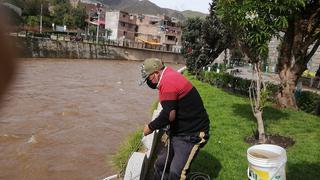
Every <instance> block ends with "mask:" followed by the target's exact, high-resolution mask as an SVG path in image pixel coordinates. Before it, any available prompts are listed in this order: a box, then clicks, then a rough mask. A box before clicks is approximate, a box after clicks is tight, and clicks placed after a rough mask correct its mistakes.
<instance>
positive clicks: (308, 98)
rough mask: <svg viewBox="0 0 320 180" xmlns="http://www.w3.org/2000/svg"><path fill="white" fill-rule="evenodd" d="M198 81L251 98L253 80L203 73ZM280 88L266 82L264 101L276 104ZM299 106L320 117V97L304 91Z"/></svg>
mask: <svg viewBox="0 0 320 180" xmlns="http://www.w3.org/2000/svg"><path fill="white" fill-rule="evenodd" d="M197 78H198V80H200V81H202V82H206V83H209V84H211V85H213V86H216V87H219V88H224V89H228V90H231V91H232V92H234V93H236V94H241V95H245V96H249V87H250V84H251V80H248V79H242V78H240V77H235V76H232V75H230V74H227V73H216V72H207V71H202V72H201V73H200V74H199V75H198V76H197ZM279 88H280V86H279V85H276V84H272V83H271V82H266V91H262V98H263V101H271V102H273V103H274V102H275V95H276V93H277V92H278V91H279ZM297 106H298V108H299V109H301V110H302V111H305V112H307V113H312V114H315V115H320V95H318V94H316V93H313V92H308V91H303V92H301V94H300V95H299V97H297Z"/></svg>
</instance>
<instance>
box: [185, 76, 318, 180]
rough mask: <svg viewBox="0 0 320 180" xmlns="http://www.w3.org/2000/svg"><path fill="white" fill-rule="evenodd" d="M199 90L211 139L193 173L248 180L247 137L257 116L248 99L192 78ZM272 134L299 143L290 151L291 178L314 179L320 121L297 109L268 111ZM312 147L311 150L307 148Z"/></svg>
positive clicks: (289, 176) (267, 115)
mask: <svg viewBox="0 0 320 180" xmlns="http://www.w3.org/2000/svg"><path fill="white" fill-rule="evenodd" d="M188 78H189V79H191V81H192V83H193V85H194V86H195V87H196V88H197V90H198V91H199V93H200V95H201V97H202V99H203V102H204V105H205V108H206V110H207V113H208V114H209V117H210V121H211V123H210V134H211V136H210V139H209V141H208V143H207V145H206V146H205V147H204V148H203V149H201V150H200V151H199V154H198V156H197V158H196V159H195V160H194V162H193V164H192V166H191V172H202V173H206V174H209V175H210V177H211V179H217V180H220V179H246V178H247V176H246V173H245V170H246V169H247V167H248V161H247V157H246V151H247V148H248V147H249V146H250V145H249V144H246V143H245V142H244V138H245V137H247V136H252V135H253V132H252V129H254V128H255V126H256V124H255V123H254V117H253V115H252V113H251V107H250V103H249V100H248V98H245V97H241V96H235V95H233V94H231V93H228V92H225V91H223V90H220V89H218V88H216V87H212V86H211V85H209V84H208V83H202V82H199V81H197V80H196V79H195V78H194V77H193V76H188ZM264 112H265V113H264V119H265V124H266V128H267V129H268V132H269V133H272V134H280V135H282V136H287V137H291V138H293V139H294V140H295V142H296V143H295V144H294V146H292V147H290V148H288V149H286V151H287V157H288V161H287V164H286V165H287V166H286V167H287V168H286V171H287V179H314V177H317V175H318V174H319V173H318V169H319V168H320V166H319V164H320V151H318V149H319V148H320V143H319V139H320V129H319V126H320V119H319V117H316V116H313V115H310V114H306V113H304V112H301V111H295V110H278V109H274V108H273V107H271V106H266V107H265V108H264ZM306 147H308V148H306Z"/></svg>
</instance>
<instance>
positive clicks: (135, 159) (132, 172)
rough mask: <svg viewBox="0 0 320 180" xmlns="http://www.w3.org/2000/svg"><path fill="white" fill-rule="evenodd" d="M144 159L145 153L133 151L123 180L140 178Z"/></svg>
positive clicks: (137, 179)
mask: <svg viewBox="0 0 320 180" xmlns="http://www.w3.org/2000/svg"><path fill="white" fill-rule="evenodd" d="M145 161H146V155H145V154H144V153H140V152H134V153H133V154H132V155H131V157H130V159H129V161H128V165H127V168H126V173H125V175H124V180H140V176H141V175H142V174H143V173H144V172H143V169H144V164H145Z"/></svg>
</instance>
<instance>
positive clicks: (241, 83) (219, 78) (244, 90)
mask: <svg viewBox="0 0 320 180" xmlns="http://www.w3.org/2000/svg"><path fill="white" fill-rule="evenodd" d="M197 78H198V79H199V80H200V81H203V82H207V83H209V84H211V85H213V86H216V87H219V88H224V89H228V90H231V91H233V92H235V93H237V94H241V95H245V96H248V95H249V87H250V84H251V80H249V79H242V78H240V77H235V76H232V75H230V74H227V73H215V72H201V73H200V74H199V75H198V76H197ZM266 88H267V91H266V98H267V99H268V100H271V101H273V99H274V98H273V97H274V95H275V93H276V92H278V90H279V86H278V85H274V84H272V83H270V82H267V83H266Z"/></svg>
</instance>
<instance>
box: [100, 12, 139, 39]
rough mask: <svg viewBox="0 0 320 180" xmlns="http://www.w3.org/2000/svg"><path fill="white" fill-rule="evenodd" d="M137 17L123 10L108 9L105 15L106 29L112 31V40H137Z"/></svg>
mask: <svg viewBox="0 0 320 180" xmlns="http://www.w3.org/2000/svg"><path fill="white" fill-rule="evenodd" d="M136 19H137V17H136V16H134V15H132V14H129V13H127V12H123V11H107V12H106V15H105V29H110V30H111V31H112V33H111V36H110V39H112V40H131V41H134V40H135V34H136V31H137V24H136Z"/></svg>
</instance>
